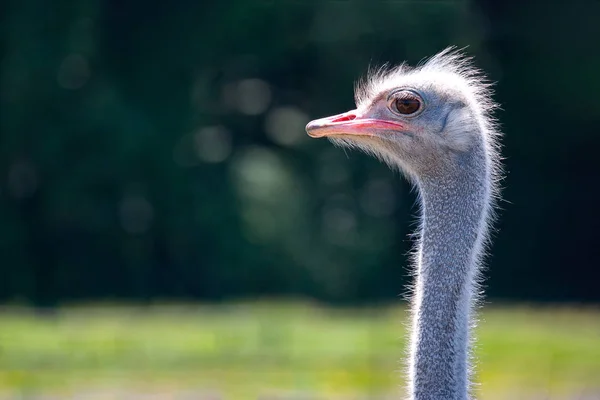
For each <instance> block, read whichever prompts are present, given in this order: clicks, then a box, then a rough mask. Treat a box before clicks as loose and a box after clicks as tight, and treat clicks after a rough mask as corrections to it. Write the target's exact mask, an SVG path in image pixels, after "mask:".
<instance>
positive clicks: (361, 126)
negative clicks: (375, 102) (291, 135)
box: [306, 110, 405, 138]
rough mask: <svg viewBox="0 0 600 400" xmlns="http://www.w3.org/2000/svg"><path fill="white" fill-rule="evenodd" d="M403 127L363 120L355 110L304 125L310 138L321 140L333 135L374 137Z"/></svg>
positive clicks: (398, 124)
mask: <svg viewBox="0 0 600 400" xmlns="http://www.w3.org/2000/svg"><path fill="white" fill-rule="evenodd" d="M404 128H405V126H404V125H403V124H401V123H399V122H395V121H387V120H382V119H375V118H364V117H361V116H359V115H358V112H357V110H352V111H348V112H345V113H343V114H338V115H334V116H332V117H326V118H320V119H315V120H314V121H310V122H309V123H308V125H306V132H307V133H308V135H309V136H310V137H314V138H321V137H327V136H335V135H358V136H376V134H377V133H381V132H382V131H383V132H385V131H390V130H394V131H398V130H403V129H404Z"/></svg>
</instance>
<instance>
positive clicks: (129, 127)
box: [0, 0, 600, 305]
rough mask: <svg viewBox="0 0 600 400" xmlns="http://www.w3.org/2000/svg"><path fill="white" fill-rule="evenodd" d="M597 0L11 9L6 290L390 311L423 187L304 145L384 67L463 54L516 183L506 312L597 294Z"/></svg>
mask: <svg viewBox="0 0 600 400" xmlns="http://www.w3.org/2000/svg"><path fill="white" fill-rule="evenodd" d="M598 20H600V3H598V2H588V3H577V4H575V3H573V4H568V5H565V4H564V3H563V4H561V5H559V4H556V5H554V3H552V2H551V3H543V4H542V3H533V2H531V3H529V2H528V3H524V4H520V5H518V6H517V5H514V6H511V5H509V4H504V3H502V2H493V1H491V0H490V1H487V2H475V3H474V2H467V1H461V0H456V1H366V0H365V1H351V0H349V1H323V2H316V1H313V2H311V1H307V2H301V1H266V0H264V1H249V0H230V1H220V2H218V1H203V2H191V1H181V2H159V1H141V0H134V1H127V2H121V1H115V0H105V1H102V0H82V1H74V0H57V1H53V2H48V1H40V0H22V1H17V0H12V1H5V2H2V3H1V4H0V29H1V42H0V46H1V47H0V57H1V58H0V62H1V64H0V132H1V137H0V171H1V173H2V175H1V180H0V220H1V221H2V223H1V224H0V237H1V240H0V246H1V253H0V254H2V262H1V264H0V270H1V271H2V278H1V279H0V297H1V298H2V299H3V300H4V301H32V302H33V303H35V304H38V305H52V304H55V303H56V302H59V301H73V300H80V299H99V298H117V299H138V300H149V299H156V298H177V299H191V298H194V299H211V300H216V299H225V298H231V297H243V296H262V295H307V296H312V297H316V298H319V299H323V300H328V301H338V302H339V301H366V300H385V299H394V298H396V297H397V296H398V294H400V293H401V292H402V291H403V290H404V289H403V287H404V284H406V283H407V282H408V279H409V273H408V269H407V268H406V264H407V254H408V252H409V251H410V248H411V241H410V239H409V236H408V234H409V233H410V232H411V231H412V229H413V228H414V227H415V224H414V223H412V222H414V221H415V218H414V217H415V215H416V212H417V209H416V207H414V205H413V204H414V195H413V194H411V192H410V188H409V187H408V185H407V184H406V183H405V182H403V181H402V179H401V178H400V177H399V176H398V174H394V173H392V172H390V171H389V170H388V169H387V168H386V167H385V166H383V165H380V164H379V163H378V162H376V161H374V160H372V159H370V158H369V157H367V156H364V155H362V154H359V153H355V152H344V151H342V150H341V149H336V148H333V146H331V144H330V143H328V142H326V141H316V140H310V139H309V138H308V137H306V135H305V133H304V125H305V124H306V122H308V120H310V119H311V118H313V117H319V116H322V115H326V114H331V113H338V112H342V111H345V110H346V109H350V108H352V107H353V93H352V90H353V85H352V82H353V81H355V80H356V79H357V78H359V77H360V76H361V75H362V74H363V73H364V72H365V71H366V69H367V67H368V66H369V65H374V64H382V63H384V62H391V63H397V62H401V61H403V60H408V61H409V62H410V63H412V64H415V63H418V62H419V61H420V60H421V59H422V58H424V57H426V56H429V55H432V54H434V53H435V52H437V51H439V50H441V49H443V48H444V47H446V46H448V45H451V44H455V45H458V46H461V47H462V46H469V47H468V49H467V51H468V53H470V54H472V55H474V56H476V62H477V64H478V65H479V66H480V67H482V68H483V69H485V70H486V71H487V72H488V73H489V76H490V78H491V79H492V80H494V81H497V82H498V84H497V99H498V100H499V101H500V102H501V103H502V105H503V110H502V111H501V112H500V113H499V115H498V116H499V119H500V121H501V123H502V126H503V130H504V132H505V134H506V137H505V141H504V144H505V151H504V154H505V156H506V165H507V171H508V174H507V178H506V179H505V181H504V186H505V187H506V189H505V191H504V196H505V199H506V201H505V202H503V203H502V204H501V205H502V208H503V210H502V212H501V218H500V221H499V223H498V225H497V226H498V228H499V231H498V233H497V234H496V239H495V244H494V246H493V249H492V253H493V256H492V257H491V259H490V262H489V266H490V268H489V271H488V273H487V274H488V276H489V278H488V280H487V281H486V285H487V287H488V293H489V295H490V296H491V297H492V298H506V299H508V298H511V299H529V300H551V301H563V300H587V301H600V290H598V282H599V279H600V272H599V271H600V268H598V260H599V256H600V246H597V245H596V243H595V242H596V238H597V233H596V227H597V226H598V223H599V222H600V215H599V213H598V211H597V207H596V206H597V205H598V204H599V200H600V192H599V190H598V189H597V188H596V185H595V182H596V180H597V177H598V174H597V172H598V170H597V168H596V165H597V147H598V145H600V136H599V135H598V126H599V122H600V102H599V101H598V99H597V98H598V95H597V94H598V93H600V78H599V77H598V71H600V53H598V51H597V49H598V45H599V44H600V43H599V42H600V24H598V22H597V21H598Z"/></svg>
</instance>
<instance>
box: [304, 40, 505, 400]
mask: <svg viewBox="0 0 600 400" xmlns="http://www.w3.org/2000/svg"><path fill="white" fill-rule="evenodd" d="M489 86H490V85H489V84H488V83H487V82H486V80H485V78H484V76H483V75H482V73H481V72H480V71H479V70H478V69H476V68H474V67H473V66H472V64H471V60H470V58H468V57H466V56H464V55H463V54H462V53H461V52H459V51H457V50H455V49H454V48H448V49H446V50H444V51H442V52H441V53H439V54H437V55H435V56H433V57H431V58H430V59H429V60H428V61H426V62H425V63H423V64H422V65H420V66H418V67H416V68H410V67H408V66H407V65H405V64H402V65H400V66H399V67H396V68H394V69H391V70H384V69H382V70H378V71H374V72H371V73H370V74H369V75H368V76H367V78H366V79H364V80H363V81H361V82H359V84H358V85H357V86H356V89H355V98H356V109H355V110H352V111H349V112H346V113H344V114H339V115H335V116H332V117H327V118H322V119H317V120H314V121H311V122H310V123H309V124H308V125H307V126H306V131H307V133H308V134H309V136H311V137H313V138H321V137H327V138H329V139H330V140H331V141H332V142H333V143H334V144H336V145H340V146H346V147H350V148H357V149H360V150H362V151H365V152H366V153H368V154H371V155H373V156H375V157H378V158H379V159H381V160H383V161H384V162H385V163H387V164H388V165H389V166H390V167H391V168H392V169H398V170H400V171H401V172H402V173H403V174H404V175H405V176H406V177H407V179H408V180H409V181H410V182H411V183H413V184H414V185H415V186H416V187H417V188H418V194H419V203H420V206H421V207H420V209H421V218H420V227H419V236H418V237H419V239H418V241H417V244H416V251H415V252H414V265H415V268H414V269H415V278H414V279H415V282H414V284H413V287H412V289H413V290H412V292H413V294H412V299H411V306H412V307H411V308H412V320H411V321H412V326H411V329H410V331H411V332H410V341H409V342H410V344H409V351H408V362H407V364H408V365H407V367H408V368H407V381H408V382H407V385H406V386H407V391H408V394H409V396H410V399H411V400H466V399H468V398H470V396H471V393H470V392H471V390H470V386H471V379H470V377H471V375H472V366H471V354H470V347H471V342H472V336H471V335H470V329H471V328H472V326H473V325H474V324H475V317H474V310H473V309H474V308H475V307H474V305H475V304H477V300H478V293H479V292H480V288H479V286H478V282H479V273H480V272H479V271H480V265H481V258H482V254H483V253H484V252H485V247H486V244H487V243H488V231H489V225H490V221H491V219H492V216H493V203H494V200H495V199H496V198H497V197H498V185H497V183H498V179H499V176H500V156H499V142H498V139H499V136H500V134H499V132H498V131H497V129H496V126H495V123H494V119H493V117H492V111H493V110H494V108H496V105H495V103H494V102H493V101H492V99H491V91H490V88H489Z"/></svg>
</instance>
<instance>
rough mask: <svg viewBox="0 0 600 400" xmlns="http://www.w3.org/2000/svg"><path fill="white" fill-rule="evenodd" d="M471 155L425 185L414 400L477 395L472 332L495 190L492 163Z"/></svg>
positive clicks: (415, 328)
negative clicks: (488, 167)
mask: <svg viewBox="0 0 600 400" xmlns="http://www.w3.org/2000/svg"><path fill="white" fill-rule="evenodd" d="M466 158H467V159H465V160H461V163H460V164H461V165H460V167H457V168H456V169H454V170H453V171H452V172H450V173H444V174H443V177H441V178H440V177H435V178H421V179H420V180H419V188H420V194H421V200H422V212H423V215H422V232H421V239H420V243H419V248H418V253H417V276H416V282H415V294H414V299H413V305H412V306H413V325H412V332H411V347H410V360H409V375H410V382H409V391H410V396H411V399H412V400H442V399H443V400H466V399H468V398H469V373H470V366H469V341H470V337H469V329H470V324H471V312H472V310H471V309H472V304H473V302H474V297H475V296H474V292H475V287H476V283H475V281H476V277H477V264H478V260H477V259H478V255H479V252H480V251H481V249H480V248H481V246H482V241H483V239H484V236H485V218H486V216H487V212H488V210H487V208H488V207H487V204H488V196H489V186H488V184H487V183H486V182H487V181H488V179H487V178H488V176H487V173H486V168H485V164H486V163H485V159H482V158H479V160H477V157H473V155H471V156H468V157H466ZM478 161H479V162H478ZM481 161H483V165H482V162H481Z"/></svg>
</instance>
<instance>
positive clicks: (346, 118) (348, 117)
mask: <svg viewBox="0 0 600 400" xmlns="http://www.w3.org/2000/svg"><path fill="white" fill-rule="evenodd" d="M354 119H356V115H354V114H343V115H340V116H339V117H338V118H336V119H334V120H333V121H331V122H345V121H352V120H354Z"/></svg>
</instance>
